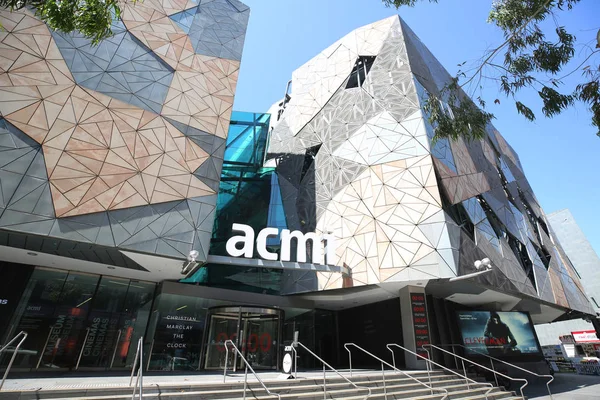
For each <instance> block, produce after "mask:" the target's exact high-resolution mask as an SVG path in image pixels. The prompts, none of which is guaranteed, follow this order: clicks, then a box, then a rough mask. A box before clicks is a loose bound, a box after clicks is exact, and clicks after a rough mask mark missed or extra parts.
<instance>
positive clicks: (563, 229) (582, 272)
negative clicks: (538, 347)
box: [536, 209, 600, 345]
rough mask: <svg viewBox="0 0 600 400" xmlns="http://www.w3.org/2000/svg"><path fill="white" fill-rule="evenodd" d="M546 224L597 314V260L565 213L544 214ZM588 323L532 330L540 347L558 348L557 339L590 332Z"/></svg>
mask: <svg viewBox="0 0 600 400" xmlns="http://www.w3.org/2000/svg"><path fill="white" fill-rule="evenodd" d="M548 222H549V223H550V227H551V229H552V231H553V232H554V235H555V236H556V237H557V238H558V240H559V241H560V243H561V244H562V246H563V248H564V250H565V253H566V255H567V257H569V259H570V260H571V262H572V263H573V265H574V267H575V268H576V273H577V275H578V277H579V279H580V281H581V283H582V285H583V288H584V290H585V293H586V294H587V296H588V298H589V299H590V300H591V304H592V307H594V311H595V312H596V313H598V312H600V306H598V299H600V258H598V254H597V253H596V252H595V251H594V249H593V248H592V245H591V244H590V242H589V241H588V240H587V238H586V237H585V234H584V233H583V231H582V230H581V228H580V227H579V225H577V222H576V221H575V218H574V217H573V215H572V214H571V212H570V211H569V210H568V209H564V210H559V211H555V212H553V213H550V214H548ZM594 329H595V328H594V326H593V325H592V323H591V322H587V321H583V320H573V321H561V322H556V323H553V324H544V325H539V326H537V327H536V331H537V334H538V336H539V338H540V343H541V344H542V345H545V344H559V343H560V341H559V339H558V338H559V336H562V335H569V334H570V333H571V332H574V331H583V330H594Z"/></svg>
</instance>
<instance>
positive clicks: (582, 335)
mask: <svg viewBox="0 0 600 400" xmlns="http://www.w3.org/2000/svg"><path fill="white" fill-rule="evenodd" d="M571 335H573V339H575V342H576V343H598V342H600V340H598V336H596V331H576V332H571Z"/></svg>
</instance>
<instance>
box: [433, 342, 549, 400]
mask: <svg viewBox="0 0 600 400" xmlns="http://www.w3.org/2000/svg"><path fill="white" fill-rule="evenodd" d="M440 346H452V350H454V346H459V347H462V348H463V349H466V350H469V351H471V352H473V353H477V354H479V355H481V356H484V357H487V358H489V359H490V362H491V363H492V364H491V365H492V368H493V365H494V364H493V361H491V360H494V361H498V362H501V363H502V364H506V365H510V366H511V367H513V368H515V369H518V370H520V371H523V372H527V373H528V374H531V375H534V376H537V377H538V378H550V380H549V381H548V382H546V388H547V389H548V394H549V395H550V399H553V397H552V392H551V391H550V384H551V383H552V382H553V381H554V377H553V376H552V375H540V374H537V373H535V372H533V371H530V370H528V369H525V368H522V367H519V366H518V365H514V364H511V363H509V362H508V361H504V360H501V359H499V358H496V357H492V356H490V355H488V354H484V353H480V352H478V351H477V350H473V349H471V348H467V347H466V346H464V345H462V344H442V345H440ZM496 383H498V382H496Z"/></svg>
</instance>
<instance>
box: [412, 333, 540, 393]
mask: <svg viewBox="0 0 600 400" xmlns="http://www.w3.org/2000/svg"><path fill="white" fill-rule="evenodd" d="M425 346H428V347H431V348H433V349H437V350H439V351H443V352H444V353H446V354H450V355H452V356H454V357H455V358H459V359H461V360H463V362H464V361H467V362H470V363H471V364H475V365H477V366H478V367H480V368H483V369H485V370H487V371H491V372H493V373H494V375H500V376H501V377H503V378H506V379H510V380H511V381H523V382H525V384H524V385H523V386H521V387H520V391H521V398H522V399H523V400H525V395H524V394H523V389H524V388H525V386H527V385H529V381H528V380H527V379H524V378H513V377H511V376H508V375H504V374H502V373H500V372H498V371H496V370H493V369H489V368H488V367H485V366H483V365H481V364H478V363H476V362H474V361H472V360H469V359H468V358H464V357H461V356H459V355H458V354H454V353H452V352H450V351H448V350H444V349H442V348H441V347H438V346H435V345H433V344H424V345H423V349H424V350H425V351H427V349H426V348H425ZM427 353H428V354H429V352H427ZM463 368H464V363H463Z"/></svg>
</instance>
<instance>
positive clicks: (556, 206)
mask: <svg viewBox="0 0 600 400" xmlns="http://www.w3.org/2000/svg"><path fill="white" fill-rule="evenodd" d="M244 2H245V3H246V4H247V5H248V6H250V8H251V10H252V11H251V15H250V23H249V26H248V32H247V36H246V44H245V47H244V55H243V58H242V66H241V70H240V76H239V81H238V87H237V94H236V98H235V104H234V109H235V110H239V111H254V112H264V111H267V109H268V108H269V107H270V106H271V104H273V103H274V102H276V101H277V100H279V99H280V98H282V97H283V93H284V90H285V85H286V83H287V81H288V80H289V79H290V78H291V74H292V71H294V70H295V69H296V68H298V67H299V66H301V65H302V64H304V63H306V62H307V61H308V60H310V59H311V58H313V57H314V56H315V55H317V54H318V53H319V52H320V51H321V50H323V49H325V48H326V47H328V46H329V45H330V44H332V43H333V42H335V41H336V40H338V39H339V38H341V37H342V36H344V35H346V34H347V33H349V32H350V31H352V30H354V29H356V28H358V27H360V26H363V25H367V24H369V23H372V22H375V21H377V20H380V19H383V18H386V17H389V16H391V15H393V14H394V13H396V11H395V10H394V9H390V8H386V7H385V6H383V4H382V3H381V1H380V0H244ZM490 5H491V0H440V1H439V4H437V5H436V4H429V3H427V2H423V3H422V4H419V5H417V7H415V8H401V9H400V10H399V12H398V13H399V14H400V16H401V17H402V18H403V19H404V20H405V21H406V22H407V23H408V25H409V26H410V27H411V28H412V29H413V30H414V31H415V33H416V34H417V35H418V36H419V38H420V39H421V40H422V41H423V43H425V45H426V46H427V47H428V48H429V49H430V50H431V52H432V53H433V54H434V56H436V57H437V58H438V60H440V61H441V63H442V64H443V65H444V66H445V67H446V69H448V71H449V72H450V73H451V74H454V73H456V70H457V69H458V67H457V65H458V64H459V63H462V62H464V61H467V64H466V66H468V65H472V63H475V62H476V61H477V60H478V59H479V58H480V57H481V56H482V55H483V52H484V51H485V50H486V49H488V48H491V47H495V46H496V45H498V44H499V43H501V42H502V35H501V33H500V31H499V30H498V29H497V28H495V27H494V26H492V25H490V24H488V23H487V22H486V19H487V15H488V13H489V10H490ZM599 15H600V1H597V0H584V1H582V2H581V4H579V5H577V6H576V7H575V8H574V9H573V10H572V11H569V12H563V13H560V14H559V19H558V23H559V24H560V25H565V26H566V27H567V29H569V30H570V32H571V33H573V34H575V35H576V36H577V39H578V43H579V45H578V46H579V47H578V49H579V50H582V51H586V50H585V49H584V44H585V43H588V44H591V43H592V40H593V39H594V38H595V35H596V32H597V29H598V28H599V27H600V24H599V23H598V16H599ZM545 26H549V27H550V28H551V29H553V28H554V21H552V20H550V21H547V24H546V25H545ZM593 46H594V44H592V47H593ZM498 61H501V57H499V58H498ZM582 61H583V58H581V59H579V60H576V61H575V62H574V63H573V64H574V65H578V64H579V63H581V62H582ZM597 61H598V58H596V62H597ZM463 68H464V67H463ZM579 76H580V74H579V72H577V73H575V74H573V75H571V76H570V77H569V78H568V79H567V86H566V87H569V86H568V85H569V84H570V85H573V84H574V82H577V80H578V79H579ZM483 97H484V98H485V99H487V100H488V108H489V110H490V111H491V112H493V113H494V114H495V115H496V118H497V119H496V120H495V121H494V125H495V126H496V128H497V129H498V130H499V131H500V132H501V133H502V134H503V135H504V137H505V138H506V139H507V140H508V142H509V143H510V144H511V145H512V146H513V148H514V149H515V150H516V151H517V153H518V154H519V157H520V158H521V163H522V164H523V167H524V169H525V173H526V175H527V177H528V179H529V182H530V183H531V185H532V187H533V189H534V191H535V193H536V196H537V198H538V200H539V201H540V203H541V205H542V207H543V208H544V210H545V211H546V213H550V212H553V211H556V210H560V209H563V208H569V209H570V210H571V212H572V213H573V215H574V217H575V220H576V221H577V223H578V224H579V226H580V227H581V228H582V230H583V232H584V233H585V234H586V235H587V237H588V239H589V241H590V242H591V244H592V246H593V247H594V249H595V250H596V252H597V253H600V231H599V229H598V222H599V221H600V213H599V212H598V200H599V199H600V177H599V175H598V173H597V171H596V169H597V168H598V164H597V160H598V158H600V138H598V137H597V136H596V135H595V132H596V130H595V129H594V127H593V126H591V123H590V114H589V112H588V111H587V110H586V108H585V107H584V105H583V104H578V105H576V107H575V108H573V109H570V110H569V111H567V112H565V113H563V114H562V115H560V116H558V117H554V118H553V119H545V118H544V117H543V116H542V114H541V105H540V102H539V101H538V99H537V96H536V95H535V94H531V93H527V94H526V93H523V94H522V95H520V96H519V100H521V101H523V102H524V103H525V104H528V105H530V106H531V107H532V108H533V110H534V112H536V114H537V115H538V119H537V120H536V121H535V122H528V121H526V120H525V119H524V118H523V117H522V116H520V115H518V114H517V112H516V110H515V108H514V103H511V102H510V101H509V100H508V99H506V98H505V97H504V96H503V95H501V94H499V93H498V91H497V88H496V87H495V85H494V84H493V83H492V82H489V83H488V85H487V87H486V88H485V89H484V92H483ZM495 98H499V99H500V104H499V105H494V104H492V103H493V100H494V99H495Z"/></svg>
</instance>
